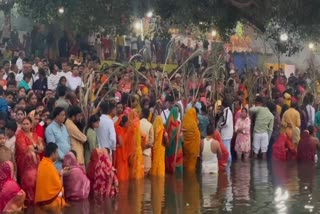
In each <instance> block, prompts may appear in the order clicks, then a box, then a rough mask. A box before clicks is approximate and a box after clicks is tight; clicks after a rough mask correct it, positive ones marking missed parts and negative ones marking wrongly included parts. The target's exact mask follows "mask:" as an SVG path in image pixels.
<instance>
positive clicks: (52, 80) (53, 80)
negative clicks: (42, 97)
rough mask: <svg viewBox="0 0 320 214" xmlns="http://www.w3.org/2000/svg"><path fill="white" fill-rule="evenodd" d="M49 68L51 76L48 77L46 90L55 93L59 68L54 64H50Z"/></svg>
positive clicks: (59, 76) (58, 78)
mask: <svg viewBox="0 0 320 214" xmlns="http://www.w3.org/2000/svg"><path fill="white" fill-rule="evenodd" d="M49 68H50V71H51V74H50V75H49V77H48V89H50V90H52V91H55V90H56V89H57V86H58V83H59V80H60V78H61V73H60V72H59V67H58V66H57V65H56V64H55V63H52V64H50V65H49Z"/></svg>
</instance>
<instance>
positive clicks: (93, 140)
mask: <svg viewBox="0 0 320 214" xmlns="http://www.w3.org/2000/svg"><path fill="white" fill-rule="evenodd" d="M86 135H87V142H85V144H84V161H85V164H86V168H88V164H89V162H90V156H91V153H92V151H93V150H94V149H95V148H98V147H99V145H98V140H97V133H96V131H95V130H93V129H92V128H88V130H87V133H86Z"/></svg>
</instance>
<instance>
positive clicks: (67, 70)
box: [60, 62, 72, 80]
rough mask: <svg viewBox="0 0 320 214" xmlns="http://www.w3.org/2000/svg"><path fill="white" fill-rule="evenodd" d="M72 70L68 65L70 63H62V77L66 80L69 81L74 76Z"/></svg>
mask: <svg viewBox="0 0 320 214" xmlns="http://www.w3.org/2000/svg"><path fill="white" fill-rule="evenodd" d="M70 70H71V66H70V65H69V64H68V62H63V63H62V72H60V76H63V77H65V78H67V80H68V77H70V76H71V74H72V72H71V71H70Z"/></svg>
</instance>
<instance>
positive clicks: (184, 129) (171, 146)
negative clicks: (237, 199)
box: [0, 52, 320, 213]
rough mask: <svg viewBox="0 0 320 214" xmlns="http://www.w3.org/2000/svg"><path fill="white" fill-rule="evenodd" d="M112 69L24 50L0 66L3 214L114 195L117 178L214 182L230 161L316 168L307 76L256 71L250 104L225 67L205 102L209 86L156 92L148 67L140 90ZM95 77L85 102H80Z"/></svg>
mask: <svg viewBox="0 0 320 214" xmlns="http://www.w3.org/2000/svg"><path fill="white" fill-rule="evenodd" d="M113 69H115V68H113V67H110V68H109V69H108V73H103V72H100V71H99V63H98V60H97V59H96V58H94V57H93V58H90V57H89V58H88V60H87V61H78V59H74V58H70V59H68V60H63V61H59V62H58V61H57V62H50V61H49V60H46V59H39V58H34V59H33V60H31V59H28V58H26V57H25V56H24V53H23V52H19V53H18V55H17V56H16V58H14V59H13V60H10V61H4V62H3V66H2V67H1V68H0V77H1V78H0V79H1V80H0V86H1V87H0V211H1V212H5V213H7V212H14V211H18V210H22V209H23V208H24V206H25V205H36V206H37V207H38V208H39V209H41V210H49V209H53V210H60V209H61V208H63V207H64V206H65V204H66V202H65V200H67V201H76V200H82V199H85V198H88V197H90V196H91V197H93V198H94V199H97V200H103V199H105V198H110V197H111V198H112V197H116V196H117V193H118V187H119V185H120V186H121V183H122V182H123V181H128V180H132V179H143V178H144V177H145V176H161V177H164V176H165V174H166V173H167V174H175V175H177V176H179V175H183V174H185V173H197V172H201V173H205V174H217V173H221V172H224V171H228V168H229V167H230V164H231V163H232V161H233V160H234V159H238V160H239V161H242V159H243V161H248V160H249V159H250V157H253V158H255V159H258V158H262V159H267V158H268V157H269V158H271V159H272V160H274V161H287V160H298V161H303V162H306V161H310V162H311V163H313V162H315V161H316V160H317V155H316V154H317V148H318V147H319V140H318V137H320V131H318V130H320V111H318V112H317V113H316V110H315V109H316V108H315V107H317V105H316V103H315V100H316V99H315V98H316V97H315V95H314V94H312V93H311V92H310V81H309V79H308V76H307V75H305V74H301V75H300V76H299V75H298V74H293V75H292V76H290V78H288V79H287V78H286V76H285V75H284V74H283V73H282V72H278V71H275V72H273V71H272V69H270V76H268V77H267V79H264V78H262V77H261V76H259V75H260V74H258V73H254V78H255V81H254V84H255V85H254V87H252V88H253V90H255V91H256V92H257V95H256V96H255V98H254V103H249V100H250V99H249V92H248V85H247V82H246V81H245V77H244V76H241V75H238V73H237V72H236V71H234V70H231V71H230V72H229V75H230V78H229V79H228V80H227V81H226V82H225V85H226V87H222V86H221V85H217V87H219V88H220V89H219V90H216V91H217V92H216V93H217V95H215V96H213V97H218V99H217V100H213V99H211V98H212V97H211V98H210V97H209V96H208V93H206V91H207V90H209V89H210V87H211V86H212V85H211V82H212V80H206V81H203V80H197V81H196V83H195V82H192V81H193V80H192V79H188V80H186V81H188V82H184V83H183V80H182V75H183V74H181V73H175V74H174V76H173V78H172V81H171V82H164V83H163V84H160V83H159V82H157V81H156V80H155V75H159V73H160V72H157V71H153V70H150V71H147V69H140V71H141V72H142V73H144V76H145V77H147V78H148V80H147V81H146V80H145V79H143V78H141V79H140V78H137V77H136V76H134V74H133V72H132V71H131V70H130V69H122V70H121V71H122V73H121V74H117V75H116V76H113V77H112V78H111V77H110V78H109V76H111V73H112V70H113ZM110 72H111V73H110ZM199 72H201V71H199ZM92 73H95V77H94V80H93V84H92V88H90V91H91V93H90V98H88V102H86V103H81V102H80V100H81V96H84V95H83V94H82V93H81V88H83V87H87V86H88V84H86V83H87V82H88V81H89V80H88V79H89V76H90V74H92ZM269 80H270V81H269ZM269 82H270V84H268V83H269ZM183 84H186V85H187V87H184V86H183ZM100 88H102V90H99V89H100ZM108 89H111V90H110V91H111V93H109V94H108V92H107V90H108ZM186 89H187V90H190V94H191V95H190V96H189V97H186V96H183V95H185V94H186V93H185V90H186ZM195 89H199V91H200V93H199V95H197V94H195V93H193V92H194V91H195ZM157 90H160V91H161V92H162V93H161V94H160V95H159V96H158V97H157V96H156V93H155V91H157ZM106 94H108V96H106ZM84 105H87V106H90V108H89V109H91V110H90V112H84V111H83V109H84ZM86 114H88V117H86V116H85V115H86Z"/></svg>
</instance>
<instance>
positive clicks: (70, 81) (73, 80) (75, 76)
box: [66, 65, 83, 91]
mask: <svg viewBox="0 0 320 214" xmlns="http://www.w3.org/2000/svg"><path fill="white" fill-rule="evenodd" d="M78 68H79V67H78V65H74V66H73V68H72V74H71V75H70V76H68V77H66V78H67V87H68V88H70V89H71V91H75V90H76V89H77V88H78V87H81V86H82V85H83V83H82V79H81V77H79V70H78Z"/></svg>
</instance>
